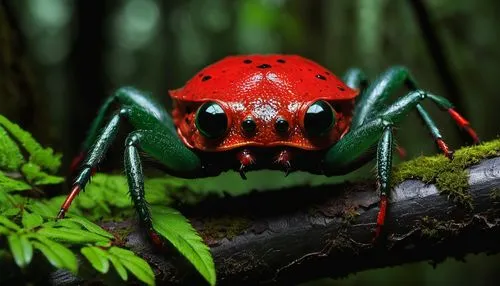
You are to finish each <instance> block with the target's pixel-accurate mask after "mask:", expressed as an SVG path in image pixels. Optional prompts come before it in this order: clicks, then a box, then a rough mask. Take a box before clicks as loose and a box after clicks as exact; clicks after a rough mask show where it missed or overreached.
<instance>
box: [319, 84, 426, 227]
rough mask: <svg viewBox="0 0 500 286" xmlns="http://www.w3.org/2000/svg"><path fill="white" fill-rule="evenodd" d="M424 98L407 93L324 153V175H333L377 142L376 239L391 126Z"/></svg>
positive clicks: (382, 218) (388, 177) (385, 184)
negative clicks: (377, 194) (377, 193)
mask: <svg viewBox="0 0 500 286" xmlns="http://www.w3.org/2000/svg"><path fill="white" fill-rule="evenodd" d="M426 98H427V95H426V94H425V93H421V92H419V91H413V92H410V93H408V94H407V95H405V96H403V97H401V98H399V99H398V100H397V101H396V102H395V103H394V104H392V105H390V106H389V107H387V108H386V109H385V110H383V111H382V112H381V113H379V115H378V117H377V118H375V119H371V120H370V121H369V122H366V123H365V124H363V125H362V126H361V127H359V128H357V129H354V130H351V131H350V132H349V133H347V134H346V135H345V136H344V137H343V138H342V139H341V140H340V141H339V142H337V144H335V145H334V146H333V147H332V148H330V150H328V152H327V153H326V156H325V160H324V162H323V163H324V165H323V168H324V170H323V171H324V173H325V175H335V174H338V173H341V172H346V171H350V170H351V169H350V168H351V167H352V163H353V162H356V160H358V159H359V158H362V157H363V156H364V155H365V154H367V153H369V152H370V150H371V149H372V148H373V146H375V144H377V143H378V148H377V175H378V176H377V181H378V186H379V192H380V208H379V212H378V215H377V227H376V231H375V237H377V236H378V235H379V233H380V231H381V229H382V226H383V225H384V221H385V216H386V211H387V204H388V195H389V191H390V181H391V167H392V151H393V135H392V132H393V131H392V127H393V126H394V124H396V123H397V122H399V121H401V120H402V119H403V118H404V116H405V115H407V114H408V113H409V112H410V111H411V110H412V109H414V108H416V107H417V105H419V103H420V102H421V101H422V100H424V99H426Z"/></svg>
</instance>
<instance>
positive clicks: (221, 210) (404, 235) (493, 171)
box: [52, 154, 500, 285]
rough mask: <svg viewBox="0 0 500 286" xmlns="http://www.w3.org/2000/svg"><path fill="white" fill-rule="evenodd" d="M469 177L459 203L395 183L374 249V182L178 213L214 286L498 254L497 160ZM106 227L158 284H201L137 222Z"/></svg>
mask: <svg viewBox="0 0 500 286" xmlns="http://www.w3.org/2000/svg"><path fill="white" fill-rule="evenodd" d="M497 155H498V154H497ZM475 163H477V162H475ZM466 172H468V182H469V187H468V189H467V190H465V191H466V192H467V195H468V196H469V197H470V200H469V199H468V200H467V204H466V205H464V204H463V201H462V200H460V199H459V200H452V199H451V198H453V196H452V195H451V194H450V193H442V192H440V191H439V190H438V189H437V188H436V186H435V185H434V184H425V183H423V182H422V181H419V180H414V179H409V180H405V181H403V182H402V183H400V184H399V185H398V186H397V187H396V188H395V189H394V191H393V193H392V203H391V208H390V212H389V217H388V219H387V224H386V226H385V228H384V230H385V233H384V238H385V239H383V240H380V241H378V242H377V243H372V238H373V228H374V223H375V217H376V214H377V211H378V206H377V201H378V197H377V194H376V192H375V191H374V190H375V183H374V182H373V181H369V182H363V183H354V184H351V183H346V184H342V185H326V186H321V187H309V186H303V187H295V188H290V189H284V190H281V191H274V192H266V193H251V194H249V195H246V196H241V197H235V198H225V199H211V198H208V199H206V200H205V201H203V202H202V203H201V204H198V205H197V206H196V207H192V208H185V209H183V210H182V211H183V213H184V214H186V215H187V216H188V217H189V218H190V219H191V221H192V223H193V224H194V226H195V228H196V229H197V230H198V231H199V232H200V233H201V234H202V237H203V238H204V239H205V241H206V242H207V243H208V244H209V245H210V247H211V251H212V253H213V256H214V259H215V265H216V268H217V276H218V285H246V284H247V285H256V284H259V283H266V282H267V283H271V284H273V283H274V284H284V285H288V284H295V283H299V282H301V281H307V280H311V279H314V278H319V277H341V276H345V275H347V274H350V273H355V272H358V271H362V270H365V269H373V268H380V267H387V266H394V265H400V264H403V263H407V262H413V261H423V260H430V261H433V262H435V263H438V262H440V261H442V260H443V259H444V258H446V257H456V258H462V257H463V256H464V255H465V254H468V253H477V252H488V253H493V252H498V251H499V250H500V243H498V241H500V195H499V194H500V191H499V190H500V157H494V158H490V159H486V160H483V161H481V162H479V163H477V165H475V166H472V167H470V168H468V169H467V170H466ZM466 174H467V173H466ZM469 203H470V204H469ZM105 228H107V229H109V230H110V231H111V232H115V233H116V234H120V235H122V237H123V239H124V241H126V244H127V246H128V247H130V248H131V249H132V250H134V252H136V253H138V254H139V255H141V256H143V257H144V258H145V259H146V260H147V261H148V262H150V264H151V265H154V267H153V268H155V272H156V278H157V282H158V283H168V284H182V285H194V284H195V283H200V284H201V285H203V284H202V283H203V280H202V278H201V277H199V275H198V274H197V273H196V271H195V270H194V269H193V268H192V267H191V266H190V265H189V263H187V262H186V261H185V260H184V259H182V257H180V256H179V255H178V254H176V253H175V251H174V250H173V248H172V247H170V248H169V247H168V246H167V249H170V250H167V251H166V252H165V253H159V252H158V250H157V249H156V248H154V247H153V246H151V244H150V243H149V242H148V241H149V240H148V239H147V238H146V237H145V232H144V231H143V230H140V229H138V228H137V226H136V222H135V221H133V220H129V221H124V222H120V223H107V224H106V225H105ZM77 279H78V278H75V277H74V276H71V274H69V273H67V272H64V271H61V270H59V271H57V272H54V273H53V275H52V280H53V281H52V282H53V283H54V284H56V285H62V284H64V285H67V284H75V283H78V282H79V281H78V280H77Z"/></svg>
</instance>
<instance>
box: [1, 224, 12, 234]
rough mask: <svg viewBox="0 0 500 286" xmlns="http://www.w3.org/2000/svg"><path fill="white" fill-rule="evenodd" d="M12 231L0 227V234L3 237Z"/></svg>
mask: <svg viewBox="0 0 500 286" xmlns="http://www.w3.org/2000/svg"><path fill="white" fill-rule="evenodd" d="M11 232H12V230H10V229H8V228H6V227H5V226H3V225H0V234H3V235H8V234H9V233H11Z"/></svg>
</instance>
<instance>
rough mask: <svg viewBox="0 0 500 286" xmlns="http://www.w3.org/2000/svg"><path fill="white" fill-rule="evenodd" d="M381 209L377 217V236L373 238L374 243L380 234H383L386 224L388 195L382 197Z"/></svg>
mask: <svg viewBox="0 0 500 286" xmlns="http://www.w3.org/2000/svg"><path fill="white" fill-rule="evenodd" d="M379 206H380V208H379V211H378V215H377V226H376V227H375V235H374V237H373V241H375V240H377V238H378V237H379V236H380V233H381V232H382V228H383V226H384V224H385V216H386V213H387V196H386V195H381V196H380V204H379Z"/></svg>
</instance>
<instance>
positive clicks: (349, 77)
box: [342, 68, 368, 93]
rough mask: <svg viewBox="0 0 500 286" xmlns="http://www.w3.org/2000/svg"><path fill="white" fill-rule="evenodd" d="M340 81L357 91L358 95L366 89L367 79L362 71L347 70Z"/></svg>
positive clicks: (355, 69)
mask: <svg viewBox="0 0 500 286" xmlns="http://www.w3.org/2000/svg"><path fill="white" fill-rule="evenodd" d="M342 80H343V81H344V83H345V84H346V85H347V86H348V87H350V88H357V89H359V91H360V93H362V92H363V91H364V90H365V89H366V88H367V87H368V78H367V77H366V75H365V73H364V72H363V71H362V70H360V69H357V68H351V69H349V70H348V71H347V72H346V73H345V74H344V76H343V77H342Z"/></svg>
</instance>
